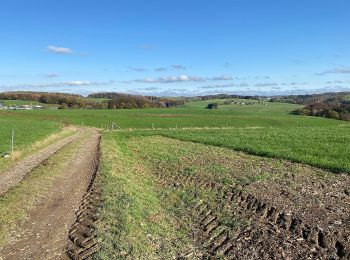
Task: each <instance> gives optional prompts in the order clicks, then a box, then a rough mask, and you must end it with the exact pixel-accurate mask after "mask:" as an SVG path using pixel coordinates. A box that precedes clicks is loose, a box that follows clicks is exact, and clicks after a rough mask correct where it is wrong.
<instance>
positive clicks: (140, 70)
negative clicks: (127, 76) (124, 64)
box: [129, 67, 147, 72]
mask: <svg viewBox="0 0 350 260" xmlns="http://www.w3.org/2000/svg"><path fill="white" fill-rule="evenodd" d="M129 69H130V70H133V71H136V72H145V71H147V69H145V68H135V67H130V68H129Z"/></svg>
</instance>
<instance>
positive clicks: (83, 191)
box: [0, 129, 100, 259]
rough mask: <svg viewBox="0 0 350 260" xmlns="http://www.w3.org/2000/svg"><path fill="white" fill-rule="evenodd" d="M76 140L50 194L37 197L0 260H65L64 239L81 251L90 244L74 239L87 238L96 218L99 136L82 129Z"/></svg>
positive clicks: (93, 130)
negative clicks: (72, 242)
mask: <svg viewBox="0 0 350 260" xmlns="http://www.w3.org/2000/svg"><path fill="white" fill-rule="evenodd" d="M80 140H81V141H79V142H77V144H79V147H78V148H77V151H76V153H75V155H74V156H73V157H71V158H67V160H68V163H67V164H66V166H65V168H64V169H62V172H61V174H60V175H58V176H57V177H55V179H54V180H53V183H52V187H51V188H50V190H49V191H48V192H47V193H46V194H43V195H44V196H40V199H39V200H38V201H37V203H36V205H34V206H33V208H32V209H31V210H30V211H29V212H28V214H27V220H26V221H25V222H24V223H22V224H20V225H19V226H18V228H16V230H15V233H14V234H15V236H14V237H12V239H11V241H9V243H8V244H7V245H4V247H3V248H0V259H1V257H3V259H67V258H68V255H67V243H68V239H71V240H72V241H74V242H75V243H76V244H79V245H82V246H85V247H88V243H92V242H93V240H92V239H90V240H89V239H85V238H83V239H81V238H80V237H78V235H79V234H84V235H85V236H86V235H87V234H90V233H91V232H90V230H89V229H88V228H90V227H92V222H93V221H94V219H95V218H96V217H95V213H96V212H95V211H94V210H93V208H95V209H96V206H97V204H98V200H95V198H96V197H97V198H98V197H99V192H100V191H99V188H98V186H97V185H96V180H95V179H96V171H95V169H97V167H98V153H99V143H100V135H99V133H98V132H97V130H95V129H86V132H85V133H84V135H82V136H81V139H80ZM82 201H83V202H82ZM77 209H78V211H77ZM79 210H80V211H81V212H80V211H79ZM77 218H78V219H79V220H84V221H82V223H84V225H85V226H84V227H85V228H86V229H85V230H83V228H82V226H83V225H74V223H76V222H77ZM72 227H73V228H72ZM74 228H76V229H77V230H78V232H76V230H74ZM83 231H84V232H85V233H83ZM89 232H90V233H89ZM91 250H92V249H91ZM78 259H81V258H78Z"/></svg>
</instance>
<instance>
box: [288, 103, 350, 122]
mask: <svg viewBox="0 0 350 260" xmlns="http://www.w3.org/2000/svg"><path fill="white" fill-rule="evenodd" d="M294 113H295V114H297V115H306V116H320V117H326V118H332V119H340V120H346V121H350V101H346V100H343V101H340V102H339V101H331V100H328V101H325V102H323V103H314V104H309V105H307V106H305V107H303V108H301V109H298V110H296V111H294Z"/></svg>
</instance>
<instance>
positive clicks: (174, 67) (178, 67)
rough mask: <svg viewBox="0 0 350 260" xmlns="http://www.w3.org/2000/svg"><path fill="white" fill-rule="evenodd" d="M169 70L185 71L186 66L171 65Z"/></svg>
mask: <svg viewBox="0 0 350 260" xmlns="http://www.w3.org/2000/svg"><path fill="white" fill-rule="evenodd" d="M170 68H172V69H174V70H186V69H187V68H186V66H183V65H179V64H175V65H171V66H170Z"/></svg>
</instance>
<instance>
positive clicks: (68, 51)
mask: <svg viewBox="0 0 350 260" xmlns="http://www.w3.org/2000/svg"><path fill="white" fill-rule="evenodd" d="M45 51H46V52H50V53H55V54H64V55H69V54H73V50H72V49H70V48H66V47H59V46H54V45H49V46H47V47H46V49H45Z"/></svg>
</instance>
